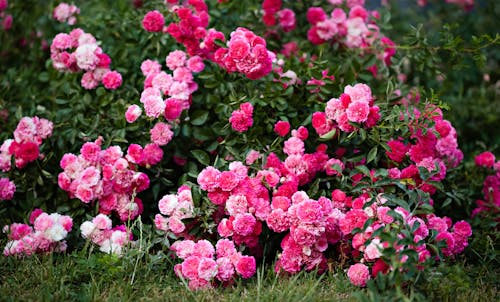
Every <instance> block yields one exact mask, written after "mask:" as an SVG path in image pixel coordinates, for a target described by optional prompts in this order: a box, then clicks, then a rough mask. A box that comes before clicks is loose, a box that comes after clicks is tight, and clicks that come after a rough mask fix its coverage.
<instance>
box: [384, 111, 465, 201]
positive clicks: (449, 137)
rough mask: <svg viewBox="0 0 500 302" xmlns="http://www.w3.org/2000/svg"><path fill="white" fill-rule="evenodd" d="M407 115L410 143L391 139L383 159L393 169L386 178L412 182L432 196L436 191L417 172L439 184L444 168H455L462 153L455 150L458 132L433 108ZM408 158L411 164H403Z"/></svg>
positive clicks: (460, 159) (444, 172) (444, 173)
mask: <svg viewBox="0 0 500 302" xmlns="http://www.w3.org/2000/svg"><path fill="white" fill-rule="evenodd" d="M408 115H409V117H410V119H411V120H410V121H409V130H410V137H409V139H407V140H405V139H402V138H401V139H392V140H390V141H388V143H387V145H388V147H389V149H390V151H386V155H387V157H388V158H389V159H390V160H391V161H392V162H393V163H394V164H395V165H396V167H393V168H391V169H390V170H389V176H390V177H391V178H393V179H412V180H413V182H414V184H415V186H416V187H418V188H420V189H421V190H423V191H425V192H429V193H431V194H433V193H434V192H435V191H436V188H435V187H434V186H433V185H431V184H429V183H428V181H426V180H423V179H422V178H421V175H420V171H419V168H425V169H427V171H428V172H429V174H430V177H429V179H428V180H429V181H441V180H443V179H444V178H445V176H446V170H447V168H454V167H456V166H458V164H459V163H460V162H461V161H462V159H463V153H462V151H461V150H460V149H459V148H458V142H457V132H456V130H455V128H454V127H453V126H452V125H451V123H450V122H449V121H447V120H445V119H443V114H442V112H441V110H440V109H439V108H437V107H435V106H427V108H425V109H424V110H423V111H419V110H417V109H415V108H414V109H413V110H412V112H408ZM407 158H409V159H410V164H406V163H407V161H406V159H407Z"/></svg>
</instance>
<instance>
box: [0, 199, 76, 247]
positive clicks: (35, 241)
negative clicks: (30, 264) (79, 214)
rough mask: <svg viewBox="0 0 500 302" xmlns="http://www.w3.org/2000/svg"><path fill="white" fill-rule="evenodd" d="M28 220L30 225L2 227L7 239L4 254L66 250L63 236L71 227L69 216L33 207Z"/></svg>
mask: <svg viewBox="0 0 500 302" xmlns="http://www.w3.org/2000/svg"><path fill="white" fill-rule="evenodd" d="M29 220H30V224H32V226H31V225H28V224H23V223H13V224H11V225H7V226H5V227H4V228H3V232H4V233H6V234H7V237H8V239H9V241H8V242H7V244H6V245H5V248H4V250H3V254H4V255H5V256H13V255H19V256H22V255H27V256H29V255H33V254H37V253H40V254H43V253H51V252H64V251H65V250H66V241H64V238H66V236H67V235H68V233H69V232H70V231H71V228H72V227H73V220H72V219H71V217H69V216H66V215H60V214H58V213H52V214H47V213H45V212H43V211H42V210H41V209H35V210H34V211H33V212H32V213H31V216H30V219H29Z"/></svg>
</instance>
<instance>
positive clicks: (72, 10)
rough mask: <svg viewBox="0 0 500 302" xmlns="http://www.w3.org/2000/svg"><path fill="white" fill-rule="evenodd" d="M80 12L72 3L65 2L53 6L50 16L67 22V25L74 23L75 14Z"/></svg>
mask: <svg viewBox="0 0 500 302" xmlns="http://www.w3.org/2000/svg"><path fill="white" fill-rule="evenodd" d="M79 13H80V9H79V8H78V7H77V6H76V5H73V4H68V3H65V2H61V3H59V5H58V6H56V7H55V8H54V11H53V12H52V17H53V18H54V19H55V20H57V21H59V22H61V23H68V24H69V25H75V24H76V16H75V15H78V14H79Z"/></svg>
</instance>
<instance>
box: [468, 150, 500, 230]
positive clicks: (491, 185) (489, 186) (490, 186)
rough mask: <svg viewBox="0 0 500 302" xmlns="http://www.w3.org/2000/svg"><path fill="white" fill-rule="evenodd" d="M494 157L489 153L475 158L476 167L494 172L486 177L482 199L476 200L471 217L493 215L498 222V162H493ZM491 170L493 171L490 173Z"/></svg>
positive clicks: (499, 169) (499, 198)
mask: <svg viewBox="0 0 500 302" xmlns="http://www.w3.org/2000/svg"><path fill="white" fill-rule="evenodd" d="M495 160H496V159H495V155H494V154H493V153H491V152H489V151H486V152H483V153H481V154H479V155H477V156H476V158H475V162H476V166H478V167H482V168H485V169H488V170H489V171H490V173H491V172H494V174H492V175H488V176H487V177H486V178H485V180H484V183H483V199H482V200H476V205H477V207H476V208H475V209H474V210H473V211H472V215H473V216H475V215H493V217H495V219H496V221H497V222H500V218H499V213H500V160H497V161H495ZM492 170H493V171H492Z"/></svg>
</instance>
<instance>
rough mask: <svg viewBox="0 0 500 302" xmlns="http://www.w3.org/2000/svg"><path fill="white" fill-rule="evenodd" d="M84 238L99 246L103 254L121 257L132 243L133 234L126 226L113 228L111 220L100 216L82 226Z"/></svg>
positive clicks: (102, 215)
mask: <svg viewBox="0 0 500 302" xmlns="http://www.w3.org/2000/svg"><path fill="white" fill-rule="evenodd" d="M80 232H81V234H82V237H83V238H85V239H87V240H90V241H91V242H92V243H94V244H97V245H98V246H99V250H100V251H101V252H104V253H107V254H111V253H112V254H115V255H121V254H122V253H123V248H124V247H125V246H126V245H127V244H129V243H130V241H131V239H132V233H130V231H128V230H127V228H126V226H125V225H119V226H116V227H113V222H112V221H111V219H110V218H109V217H108V216H106V215H104V214H99V215H97V216H96V217H94V218H93V219H92V220H91V221H85V222H84V223H82V224H81V225H80Z"/></svg>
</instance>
